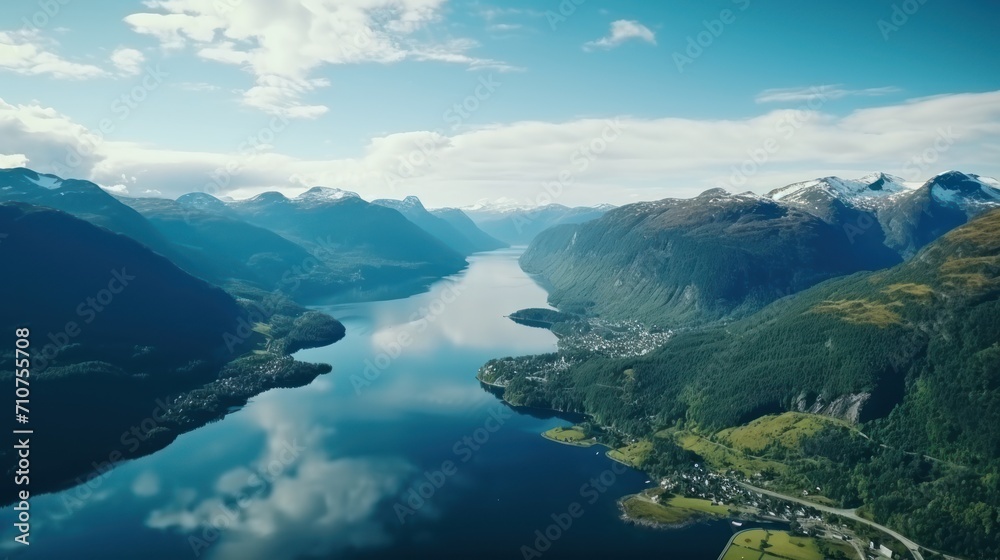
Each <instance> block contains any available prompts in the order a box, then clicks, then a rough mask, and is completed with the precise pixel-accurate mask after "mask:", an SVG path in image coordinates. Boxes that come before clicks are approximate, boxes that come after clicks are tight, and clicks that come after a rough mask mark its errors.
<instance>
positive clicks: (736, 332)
mask: <svg viewBox="0 0 1000 560" xmlns="http://www.w3.org/2000/svg"><path fill="white" fill-rule="evenodd" d="M998 341H1000V211H994V212H992V213H989V214H987V215H985V216H982V217H980V218H978V219H976V220H974V221H972V222H970V223H969V224H968V225H966V226H963V227H960V228H958V229H956V230H954V231H952V232H950V233H948V234H946V235H945V236H944V237H942V238H940V239H939V240H938V241H936V242H934V243H932V244H931V245H929V246H928V247H926V248H925V249H923V250H922V251H920V252H919V253H918V254H917V255H916V256H915V257H914V258H913V259H911V260H910V261H907V262H906V263H904V264H900V265H898V266H895V267H893V268H891V269H888V270H884V271H881V272H872V273H859V274H855V275H852V276H849V277H846V278H841V279H836V280H830V281H827V282H824V283H822V284H820V285H818V286H815V287H813V288H811V289H808V290H805V291H803V292H801V293H799V294H797V295H795V296H792V297H788V298H785V299H783V300H781V301H778V302H776V303H774V304H772V305H770V306H768V307H767V308H765V309H764V310H762V311H760V312H759V313H757V314H754V315H752V316H750V317H748V318H746V319H743V320H741V321H737V322H734V323H730V324H728V325H725V326H717V327H713V328H708V329H703V330H696V331H688V332H682V333H679V334H678V335H677V336H676V337H674V338H673V339H672V340H671V341H670V342H668V343H667V344H666V345H664V346H663V347H662V348H661V349H660V350H658V351H655V352H653V353H652V354H649V355H647V356H643V357H640V358H633V359H628V360H612V359H606V358H604V359H590V360H585V361H582V363H579V364H577V365H574V366H572V367H570V368H568V369H565V370H563V371H558V372H556V373H549V374H548V375H546V376H544V378H543V379H539V378H538V377H536V376H535V374H534V373H533V372H531V371H530V370H528V371H523V372H522V373H521V374H518V375H514V376H512V378H510V379H507V380H504V382H505V383H507V389H506V397H507V398H508V399H509V400H511V401H512V402H516V403H523V404H528V405H532V406H549V407H555V408H560V409H564V410H572V411H576V412H587V413H590V414H593V415H594V417H595V419H596V420H597V421H599V422H600V423H602V424H606V425H608V426H611V427H612V428H614V429H615V430H618V431H620V432H623V433H626V434H631V435H634V436H647V437H648V436H649V435H651V434H653V433H655V432H657V431H659V430H662V429H664V428H669V427H672V426H678V425H682V426H687V427H688V428H689V429H693V430H696V431H698V432H700V433H704V434H711V433H714V432H717V431H719V430H721V429H724V428H728V427H732V426H737V425H740V424H743V423H746V422H749V421H751V420H753V419H755V418H758V417H760V416H763V415H765V414H768V413H775V412H781V411H786V410H800V411H810V412H818V413H824V414H829V415H834V416H838V417H840V418H843V419H846V420H848V421H851V422H854V423H857V424H858V425H859V427H861V429H862V430H864V431H865V432H867V433H869V434H870V436H871V437H872V438H873V440H875V441H877V442H878V443H879V444H881V445H885V446H887V447H885V448H877V449H876V450H874V451H873V450H872V449H869V448H865V449H866V450H862V451H863V452H861V453H860V454H851V453H843V454H839V455H838V454H834V455H831V457H828V459H829V460H830V461H834V462H833V463H832V465H833V466H832V467H829V468H827V469H825V470H822V472H821V470H820V469H817V470H815V471H813V472H807V473H804V476H807V477H808V476H812V477H815V478H817V479H822V480H823V481H824V482H825V483H827V484H828V485H831V484H832V485H834V486H835V487H836V488H837V490H836V493H837V494H838V495H839V496H841V497H842V498H843V499H844V500H845V501H847V502H851V501H852V500H853V501H856V502H857V503H854V504H852V505H859V504H861V503H864V504H865V506H866V508H867V509H868V510H869V511H870V512H871V513H872V514H873V515H874V516H875V517H876V519H879V520H881V521H883V522H886V523H888V524H889V525H891V526H893V527H896V528H898V529H900V530H903V531H905V532H906V533H907V534H908V535H909V536H911V537H912V538H914V539H915V540H917V541H919V542H923V543H927V544H928V545H930V546H935V547H940V548H943V549H946V550H950V551H954V552H958V553H961V554H964V555H968V556H970V557H975V558H993V557H995V556H996V555H997V554H1000V538H998V534H997V530H998V525H997V523H998V519H1000V429H998V428H997V427H998V426H1000V342H998ZM550 371H551V370H550ZM850 445H852V444H849V446H850ZM820 447H823V446H818V447H816V448H817V449H818V448H820ZM908 453H909V454H908ZM925 455H926V456H927V457H931V458H933V459H931V458H925V457H924V456H925ZM824 472H825V473H826V474H823V473H824ZM837 472H839V473H841V474H840V475H837V476H833V475H832V474H830V473H837Z"/></svg>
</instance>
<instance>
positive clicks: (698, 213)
mask: <svg viewBox="0 0 1000 560" xmlns="http://www.w3.org/2000/svg"><path fill="white" fill-rule="evenodd" d="M899 261H900V259H899V257H898V256H897V255H896V254H895V253H894V252H893V251H891V250H889V249H888V248H885V247H881V246H879V247H875V248H873V247H871V246H869V245H867V244H859V243H853V242H852V241H851V239H849V238H848V236H847V234H846V233H845V232H844V230H843V229H842V228H840V227H837V226H834V225H832V224H828V223H826V222H824V221H823V220H821V219H820V218H818V217H816V216H812V215H810V214H807V213H805V212H801V211H798V210H794V209H791V208H789V207H787V206H784V205H781V204H779V203H777V202H774V201H771V200H769V199H765V198H760V197H756V196H754V195H730V194H728V193H726V192H725V191H723V190H721V189H713V190H710V191H707V192H705V193H703V194H702V195H700V196H698V197H695V198H693V199H687V200H678V199H665V200H661V201H658V202H648V203H639V204H631V205H628V206H623V207H621V208H617V209H615V210H611V211H610V212H608V213H606V214H605V215H604V216H602V217H601V218H599V219H597V220H594V221H591V222H587V223H584V224H580V225H573V226H560V227H556V228H552V229H550V230H547V231H545V232H543V233H541V234H539V236H538V237H537V238H535V241H534V242H532V244H531V245H530V246H529V247H528V249H527V250H526V251H525V253H524V254H523V256H522V257H521V266H522V268H524V270H526V271H527V272H531V273H536V274H539V275H541V277H542V278H543V279H544V280H545V281H546V282H547V283H548V284H549V285H550V286H551V290H550V302H551V303H552V304H553V305H556V306H559V307H560V308H562V309H564V310H566V311H574V312H578V313H587V314H597V315H601V316H603V317H606V318H611V319H625V318H632V319H638V320H640V321H645V322H648V323H655V324H659V325H669V326H671V327H674V326H678V325H684V324H693V323H703V322H707V321H715V320H719V319H731V318H738V317H740V316H745V315H747V314H749V313H752V312H754V311H756V310H758V309H760V308H761V307H763V306H764V305H766V304H768V303H770V302H772V301H774V300H776V299H779V298H781V297H783V296H786V295H788V294H790V293H794V292H797V291H799V290H802V289H804V288H807V287H809V286H812V285H814V284H816V283H818V282H821V281H823V280H826V279H829V278H832V277H836V276H840V275H843V274H848V273H852V272H857V271H859V270H873V269H877V268H882V267H885V266H890V265H892V264H896V263H898V262H899Z"/></svg>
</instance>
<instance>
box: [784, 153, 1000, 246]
mask: <svg viewBox="0 0 1000 560" xmlns="http://www.w3.org/2000/svg"><path fill="white" fill-rule="evenodd" d="M767 196H768V197H769V198H771V199H772V200H776V201H780V202H781V203H783V204H786V205H788V206H791V207H794V208H796V209H799V210H801V211H803V212H808V213H810V214H813V215H814V216H818V217H819V218H822V219H823V220H824V221H826V222H828V223H831V224H836V225H841V226H842V227H844V228H845V231H847V232H848V234H849V235H850V236H851V238H852V240H854V241H855V242H858V241H860V242H864V243H866V244H868V245H872V246H874V245H878V244H882V245H885V246H888V247H890V248H892V249H893V250H895V251H896V252H897V253H899V254H900V256H902V257H903V258H909V257H911V256H912V255H913V254H914V253H915V252H916V251H918V250H920V249H921V248H922V247H924V246H925V245H927V244H928V243H930V242H931V241H934V240H935V239H937V238H938V237H940V236H941V235H942V234H944V233H946V232H948V231H950V230H952V229H954V228H955V227H958V226H960V225H962V224H964V223H966V222H968V221H969V219H970V218H972V217H975V216H977V215H979V214H980V213H982V212H983V211H985V210H988V209H990V208H996V207H1000V183H997V181H995V180H993V179H989V178H986V177H980V176H978V175H973V174H965V173H960V172H957V171H948V172H946V173H942V174H940V175H937V176H935V177H932V178H931V179H930V180H928V181H927V182H926V183H924V184H923V185H920V186H919V187H917V188H911V187H910V186H909V185H907V184H905V183H904V181H903V180H902V179H900V178H898V177H893V176H891V175H887V174H885V173H874V174H872V175H867V176H865V177H862V178H861V179H857V180H847V179H840V178H838V177H826V178H823V179H815V180H812V181H806V182H803V183H795V184H792V185H788V186H786V187H782V188H779V189H775V190H773V191H771V192H770V193H768V195H767Z"/></svg>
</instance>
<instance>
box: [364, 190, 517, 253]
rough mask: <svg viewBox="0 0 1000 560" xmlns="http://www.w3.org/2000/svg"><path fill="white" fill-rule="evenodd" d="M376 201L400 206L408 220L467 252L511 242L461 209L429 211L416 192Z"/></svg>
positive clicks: (496, 247)
mask: <svg viewBox="0 0 1000 560" xmlns="http://www.w3.org/2000/svg"><path fill="white" fill-rule="evenodd" d="M372 204H377V205H379V206H385V207H386V208H392V209H393V210H396V211H397V212H399V213H400V214H402V215H403V216H405V217H406V219H407V220H410V221H411V222H413V223H414V224H416V225H417V226H419V227H420V228H421V229H423V230H424V231H426V232H427V233H429V234H431V235H432V236H434V238H435V239H437V240H438V241H440V242H442V243H444V244H445V245H447V246H448V247H450V248H451V249H452V250H453V251H455V252H457V253H458V254H460V255H463V256H466V255H471V254H472V253H478V252H480V251H492V250H494V249H500V248H502V247H506V246H507V244H506V243H504V242H502V241H500V240H498V239H495V238H493V237H492V236H490V235H489V234H487V233H485V232H484V231H482V230H480V229H479V228H477V227H476V225H475V223H473V222H472V221H471V220H469V218H468V216H466V215H465V214H464V213H462V211H461V210H456V209H454V208H447V209H444V210H438V211H434V212H428V211H427V209H426V208H424V205H423V204H422V203H421V202H420V199H419V198H417V197H415V196H408V197H406V198H404V199H403V200H388V199H379V200H373V201H372Z"/></svg>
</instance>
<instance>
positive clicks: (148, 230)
mask: <svg viewBox="0 0 1000 560" xmlns="http://www.w3.org/2000/svg"><path fill="white" fill-rule="evenodd" d="M4 201H10V202H26V203H31V204H35V205H39V206H45V207H49V208H55V209H59V210H63V211H65V212H68V213H70V214H72V215H74V216H77V217H78V218H81V219H84V220H87V221H89V222H91V223H93V224H95V225H98V226H101V227H104V228H107V229H109V230H111V231H114V232H116V233H121V234H123V235H127V236H129V237H131V238H132V239H135V240H136V241H139V242H140V243H142V244H144V245H146V246H147V247H149V248H150V249H152V250H154V251H155V252H157V253H159V254H161V255H163V256H165V257H167V258H168V259H170V260H171V261H173V262H174V263H176V264H177V265H178V266H179V267H181V268H182V269H184V270H185V271H187V272H188V273H190V274H193V275H195V276H197V277H198V278H201V279H203V280H205V281H208V282H211V283H213V284H216V285H219V286H226V287H229V286H231V285H247V286H250V287H253V288H258V289H263V290H266V291H273V290H277V291H279V292H282V293H284V294H287V295H289V296H291V297H293V298H296V299H297V300H299V301H302V302H309V301H314V300H316V299H317V298H324V299H327V298H330V297H340V298H347V299H351V298H353V299H357V298H364V297H380V296H390V295H406V294H408V293H413V292H414V291H417V290H419V289H422V287H424V286H426V285H427V284H429V283H430V282H432V281H434V280H435V279H437V278H440V277H442V276H445V275H448V274H453V273H455V272H457V271H459V270H461V269H462V268H464V267H465V266H466V262H465V258H464V257H466V256H468V255H470V254H472V253H475V252H479V251H488V250H492V249H497V248H500V247H504V246H506V244H505V243H503V242H501V241H498V240H497V239H494V238H492V237H491V236H489V235H488V234H486V233H485V232H483V231H482V230H480V229H479V228H478V227H476V226H475V224H474V223H473V222H472V221H471V220H470V219H469V218H468V217H467V216H466V215H465V214H463V213H462V212H461V211H459V210H454V209H445V210H441V211H435V212H434V213H431V212H428V211H427V210H426V209H425V208H424V207H423V205H422V204H421V203H420V201H419V200H418V199H416V198H415V197H409V198H407V199H405V200H403V201H389V200H380V201H376V202H377V203H369V202H366V201H364V200H362V199H361V198H360V197H359V196H358V195H357V194H356V193H353V192H349V191H343V190H340V189H329V188H324V187H315V188H313V189H310V190H309V191H307V192H305V193H303V194H302V195H300V196H298V197H295V198H287V197H285V196H284V195H282V194H280V193H277V192H267V193H263V194H261V195H258V196H256V197H253V198H251V199H248V200H242V201H228V202H224V201H222V200H220V199H218V198H215V197H213V196H211V195H209V194H206V193H190V194H186V195H184V196H181V197H179V198H178V199H177V200H176V201H171V200H165V199H157V198H132V197H115V196H113V195H111V194H109V193H108V192H106V191H104V190H103V189H101V188H100V187H99V186H97V185H95V184H93V183H91V182H89V181H80V180H74V179H62V178H59V177H56V176H54V175H44V174H38V173H36V172H34V171H32V170H30V169H25V168H15V169H6V170H0V202H4Z"/></svg>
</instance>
